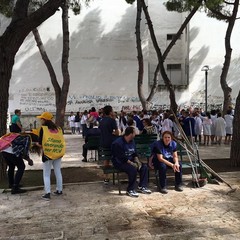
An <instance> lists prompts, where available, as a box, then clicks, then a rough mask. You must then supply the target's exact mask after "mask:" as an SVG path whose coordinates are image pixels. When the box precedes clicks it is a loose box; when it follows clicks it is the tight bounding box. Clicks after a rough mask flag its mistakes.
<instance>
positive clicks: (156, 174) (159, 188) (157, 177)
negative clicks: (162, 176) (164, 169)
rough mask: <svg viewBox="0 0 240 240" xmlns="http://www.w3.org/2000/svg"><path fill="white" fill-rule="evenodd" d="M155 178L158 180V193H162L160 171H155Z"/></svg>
mask: <svg viewBox="0 0 240 240" xmlns="http://www.w3.org/2000/svg"><path fill="white" fill-rule="evenodd" d="M155 178H156V184H157V188H158V191H160V190H161V187H160V182H159V171H158V170H155Z"/></svg>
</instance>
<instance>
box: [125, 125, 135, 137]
mask: <svg viewBox="0 0 240 240" xmlns="http://www.w3.org/2000/svg"><path fill="white" fill-rule="evenodd" d="M132 133H134V128H133V127H127V128H126V129H125V132H124V136H129V135H130V134H132Z"/></svg>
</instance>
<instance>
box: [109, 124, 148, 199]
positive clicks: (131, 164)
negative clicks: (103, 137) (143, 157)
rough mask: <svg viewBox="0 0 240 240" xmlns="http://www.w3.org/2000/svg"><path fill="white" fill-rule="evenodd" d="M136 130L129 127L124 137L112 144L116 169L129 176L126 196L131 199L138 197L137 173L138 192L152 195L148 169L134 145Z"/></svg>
mask: <svg viewBox="0 0 240 240" xmlns="http://www.w3.org/2000/svg"><path fill="white" fill-rule="evenodd" d="M134 137H135V130H134V128H133V127H127V128H126V129H125V133H124V135H123V136H121V137H119V138H118V139H116V140H115V141H114V142H113V143H112V147H111V152H112V163H113V165H114V167H115V168H117V169H119V170H121V171H124V172H126V173H127V175H128V187H127V192H126V194H127V195H128V196H130V197H138V193H137V192H136V191H135V188H136V186H135V185H136V179H137V173H139V175H140V182H139V186H138V191H139V192H141V193H144V194H150V193H151V191H150V190H149V189H148V188H147V182H148V168H147V165H146V164H142V163H141V162H140V161H139V159H138V156H137V152H136V146H135V143H134V140H133V139H134Z"/></svg>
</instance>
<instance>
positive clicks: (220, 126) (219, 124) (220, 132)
mask: <svg viewBox="0 0 240 240" xmlns="http://www.w3.org/2000/svg"><path fill="white" fill-rule="evenodd" d="M215 136H216V141H217V144H219V145H221V143H222V138H223V137H225V136H226V122H225V120H224V118H223V117H222V114H221V113H220V112H219V113H218V114H217V119H216V121H215Z"/></svg>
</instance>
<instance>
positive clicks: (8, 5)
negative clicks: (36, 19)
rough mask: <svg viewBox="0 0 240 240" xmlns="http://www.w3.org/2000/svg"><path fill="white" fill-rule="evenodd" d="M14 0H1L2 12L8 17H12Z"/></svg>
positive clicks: (0, 7) (0, 10) (0, 9)
mask: <svg viewBox="0 0 240 240" xmlns="http://www.w3.org/2000/svg"><path fill="white" fill-rule="evenodd" d="M13 7H14V1H9V0H1V1H0V13H2V14H3V15H5V16H6V17H11V16H12V13H13Z"/></svg>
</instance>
